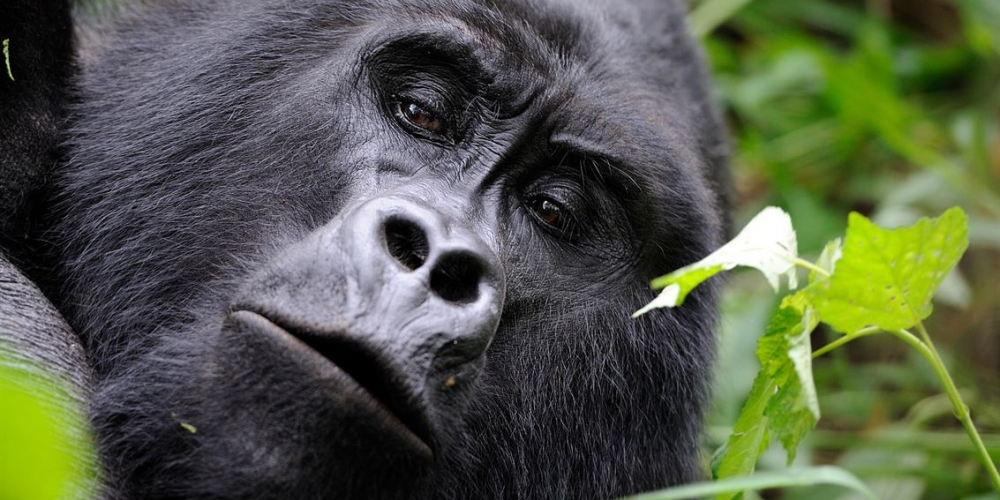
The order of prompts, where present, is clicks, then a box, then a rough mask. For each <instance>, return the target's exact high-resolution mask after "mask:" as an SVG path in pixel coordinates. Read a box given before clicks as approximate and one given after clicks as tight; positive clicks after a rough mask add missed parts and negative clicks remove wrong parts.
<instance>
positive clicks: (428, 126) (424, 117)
mask: <svg viewBox="0 0 1000 500" xmlns="http://www.w3.org/2000/svg"><path fill="white" fill-rule="evenodd" d="M396 115H397V116H398V117H399V118H400V119H401V120H403V121H405V122H406V124H408V125H412V126H414V127H417V128H419V129H422V130H426V131H427V132H430V133H432V134H434V135H443V134H444V132H445V122H444V118H442V117H441V116H439V115H438V114H437V113H435V112H433V111H430V110H428V109H427V108H426V107H424V106H422V105H420V104H417V103H415V102H412V101H410V102H407V101H400V102H398V103H397V104H396Z"/></svg>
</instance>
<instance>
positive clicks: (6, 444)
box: [0, 345, 93, 500]
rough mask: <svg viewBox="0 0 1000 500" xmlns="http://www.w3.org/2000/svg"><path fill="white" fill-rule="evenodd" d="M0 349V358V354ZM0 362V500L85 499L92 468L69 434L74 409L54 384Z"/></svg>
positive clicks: (80, 423)
mask: <svg viewBox="0 0 1000 500" xmlns="http://www.w3.org/2000/svg"><path fill="white" fill-rule="evenodd" d="M2 347H3V346H2V345H0V358H2V357H3V356H4V355H5V352H4V350H3V348H2ZM2 361H3V360H2V359H0V408H2V411H0V435H2V436H3V437H2V439H0V499H3V500H67V499H78V498H79V499H84V498H90V493H91V492H90V485H91V484H92V482H93V464H91V463H90V462H89V458H88V457H90V456H92V455H91V453H90V450H86V449H81V447H84V446H89V443H81V442H80V437H79V436H78V435H76V434H74V432H75V431H76V430H78V429H80V428H85V423H84V417H83V415H82V413H81V411H80V409H78V408H75V407H74V406H73V405H72V404H69V403H68V401H70V400H69V398H67V397H65V395H64V394H62V393H61V390H60V388H59V385H58V384H57V383H56V382H55V381H54V380H50V379H46V378H44V377H41V376H39V375H38V373H37V372H30V373H29V372H26V371H23V370H20V369H18V368H17V367H16V366H11V365H8V364H5V363H4V362H2Z"/></svg>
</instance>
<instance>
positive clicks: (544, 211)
mask: <svg viewBox="0 0 1000 500" xmlns="http://www.w3.org/2000/svg"><path fill="white" fill-rule="evenodd" d="M531 211H532V212H533V213H534V214H535V217H537V218H538V220H540V221H542V222H544V223H545V224H548V225H550V226H552V227H555V228H560V229H561V228H562V227H563V226H564V225H565V223H566V214H565V213H564V212H565V210H564V209H563V207H562V206H561V205H559V204H558V203H556V202H555V201H552V200H551V199H549V198H546V197H543V196H538V197H535V198H534V199H532V200H531Z"/></svg>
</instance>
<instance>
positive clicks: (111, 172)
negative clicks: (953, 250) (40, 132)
mask: <svg viewBox="0 0 1000 500" xmlns="http://www.w3.org/2000/svg"><path fill="white" fill-rule="evenodd" d="M635 3H636V5H623V4H621V3H620V2H617V1H611V0H609V1H608V2H607V3H606V5H605V4H602V2H597V1H595V2H588V3H581V4H573V3H570V2H557V1H553V2H540V1H539V2H527V1H523V2H509V3H502V4H499V5H493V3H492V2H473V1H463V0H449V1H444V0H441V1H435V0H423V1H413V2H403V3H401V4H399V5H397V4H396V2H372V4H368V3H365V2H360V3H359V2H346V5H345V4H342V3H340V2H333V1H319V0H289V1H278V2H265V1H253V2H249V1H244V0H241V1H234V2H225V1H220V2H208V1H204V2H200V3H195V2H183V3H176V5H174V4H168V5H172V6H168V7H164V8H162V10H154V11H151V12H147V13H144V14H143V15H141V16H140V17H141V19H138V20H131V21H127V22H125V23H123V26H122V28H121V29H120V30H119V32H118V33H116V34H115V35H114V36H113V37H111V40H112V42H110V43H109V47H108V48H107V49H106V51H105V52H104V53H103V54H101V55H100V59H99V61H98V62H97V63H95V64H94V65H92V66H91V67H89V68H87V71H86V72H85V75H84V78H83V80H82V83H81V88H82V90H81V94H80V102H81V104H80V105H79V106H78V108H77V109H76V116H75V119H74V132H75V136H74V138H73V141H72V144H71V146H70V156H71V158H72V161H71V164H70V165H69V167H67V168H66V170H65V172H64V173H63V174H62V177H61V186H62V193H61V196H62V197H63V204H62V209H63V212H64V213H65V215H64V217H63V220H62V222H61V223H60V226H59V231H60V234H61V235H62V237H63V238H64V240H63V243H62V247H63V248H64V251H65V254H64V256H63V258H62V261H63V264H64V268H63V269H64V273H65V275H64V277H63V278H62V280H63V281H65V282H66V283H69V285H68V286H67V288H66V290H65V293H64V297H63V300H62V302H63V307H64V308H65V309H67V310H68V311H69V316H70V320H71V322H73V323H74V325H75V326H76V328H77V329H78V330H79V331H81V332H82V333H83V335H84V340H85V343H86V345H87V348H88V351H89V353H90V356H91V358H92V360H94V363H95V365H96V369H97V372H98V375H99V377H100V379H101V385H100V391H99V394H98V396H97V399H96V402H95V411H94V414H95V423H96V425H97V427H98V432H99V436H100V441H101V446H102V452H103V456H104V459H105V463H106V467H107V469H108V471H109V476H110V477H109V480H110V481H111V482H112V483H113V484H114V487H115V488H118V489H119V490H121V491H120V492H119V493H118V494H119V495H122V496H123V497H126V498H254V499H257V498H260V499H263V498H276V499H278V498H281V499H284V498H296V499H325V498H368V499H374V498H493V497H505V498H602V497H609V496H612V495H620V494H624V493H628V492H633V491H639V490H644V489H651V488H655V487H659V486H664V485H667V484H671V483H675V482H678V481H683V480H686V479H690V478H691V477H692V476H693V475H695V474H696V471H697V466H696V464H697V461H696V443H697V438H698V430H699V428H700V424H699V421H700V418H701V407H702V403H703V399H704V394H705V386H706V385H707V382H708V367H709V364H710V360H711V351H712V344H713V341H712V338H711V333H710V332H711V328H712V323H713V318H714V316H713V313H712V302H713V299H712V296H711V291H710V290H705V289H700V291H699V292H696V293H695V295H694V296H692V297H691V298H690V299H689V300H688V302H687V303H686V304H685V307H684V308H683V309H680V310H676V311H666V312H658V313H655V314H650V315H647V316H646V317H644V318H642V319H640V320H638V321H632V320H630V319H629V314H630V313H631V312H632V311H634V310H635V309H637V308H638V307H640V306H641V305H642V304H644V303H645V302H646V301H647V300H648V299H649V298H651V295H652V294H651V292H650V291H649V289H648V285H647V283H648V281H649V279H650V278H651V277H653V276H655V275H656V274H658V273H660V272H663V271H666V270H669V269H671V268H674V267H677V266H678V265H681V264H683V263H686V262H689V261H692V260H695V259H696V258H698V257H699V256H701V255H702V254H704V253H706V252H708V251H709V250H710V248H711V247H712V246H713V245H714V244H715V243H716V240H717V236H718V233H719V228H720V218H719V214H718V211H719V209H718V204H719V202H718V199H719V198H718V195H717V194H715V190H716V188H717V186H718V184H719V183H721V179H722V174H720V170H721V163H722V159H721V155H722V153H721V152H720V151H719V148H718V143H719V131H718V129H717V128H716V124H715V122H714V120H713V118H712V114H711V112H710V109H709V107H708V106H707V103H706V96H705V92H704V88H703V87H704V82H703V80H702V77H701V73H700V68H699V66H698V63H697V58H696V57H694V55H693V53H692V49H691V47H690V46H689V43H688V41H687V39H686V37H684V36H683V35H682V33H681V30H682V28H681V26H682V19H681V13H680V12H679V11H678V10H677V9H676V8H675V7H673V6H672V5H665V4H664V3H663V2H660V1H652V0H650V1H649V2H647V3H648V4H649V5H646V4H645V3H643V2H635Z"/></svg>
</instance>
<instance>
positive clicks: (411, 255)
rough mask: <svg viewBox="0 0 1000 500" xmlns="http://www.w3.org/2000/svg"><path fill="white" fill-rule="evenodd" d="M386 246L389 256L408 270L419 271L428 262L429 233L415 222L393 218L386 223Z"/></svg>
mask: <svg viewBox="0 0 1000 500" xmlns="http://www.w3.org/2000/svg"><path fill="white" fill-rule="evenodd" d="M385 245H386V248H388V250H389V254H390V255H392V258H394V259H396V261H397V262H399V263H400V264H402V265H403V266H404V267H406V268H407V269H409V270H411V271H414V270H416V269H419V268H420V266H422V265H424V262H426V261H427V255H428V253H429V252H430V244H428V242H427V233H425V232H424V230H423V229H421V228H420V226H418V225H417V224H416V223H415V222H413V221H410V220H407V219H403V218H398V217H393V218H390V219H389V220H387V221H386V222H385Z"/></svg>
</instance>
